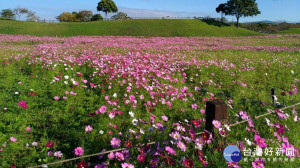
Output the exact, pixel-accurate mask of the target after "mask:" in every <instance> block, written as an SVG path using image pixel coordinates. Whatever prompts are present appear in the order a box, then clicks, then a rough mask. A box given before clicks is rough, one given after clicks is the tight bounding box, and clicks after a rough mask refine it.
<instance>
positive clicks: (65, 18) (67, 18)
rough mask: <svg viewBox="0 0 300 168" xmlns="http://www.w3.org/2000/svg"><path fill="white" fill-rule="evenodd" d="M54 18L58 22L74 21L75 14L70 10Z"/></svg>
mask: <svg viewBox="0 0 300 168" xmlns="http://www.w3.org/2000/svg"><path fill="white" fill-rule="evenodd" d="M56 19H57V20H59V21H60V22H75V21H76V15H75V14H72V13H70V12H63V13H62V14H60V15H59V16H57V17H56Z"/></svg>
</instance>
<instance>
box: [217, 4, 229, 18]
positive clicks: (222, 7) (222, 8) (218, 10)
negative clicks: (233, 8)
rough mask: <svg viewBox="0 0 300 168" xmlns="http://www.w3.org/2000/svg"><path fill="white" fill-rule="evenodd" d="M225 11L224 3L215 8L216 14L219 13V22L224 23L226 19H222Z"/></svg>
mask: <svg viewBox="0 0 300 168" xmlns="http://www.w3.org/2000/svg"><path fill="white" fill-rule="evenodd" d="M226 10H227V8H226V4H225V3H222V4H220V5H219V6H218V7H217V8H216V11H217V13H220V12H221V20H222V22H224V21H225V20H226V18H225V17H224V13H226Z"/></svg>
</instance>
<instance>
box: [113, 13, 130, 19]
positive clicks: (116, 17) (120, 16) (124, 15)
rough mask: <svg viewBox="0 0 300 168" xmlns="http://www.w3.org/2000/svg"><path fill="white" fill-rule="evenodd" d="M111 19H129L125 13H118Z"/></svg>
mask: <svg viewBox="0 0 300 168" xmlns="http://www.w3.org/2000/svg"><path fill="white" fill-rule="evenodd" d="M111 19H113V20H127V19H131V18H130V17H128V16H127V14H126V13H124V12H119V13H118V14H116V15H114V16H112V17H111Z"/></svg>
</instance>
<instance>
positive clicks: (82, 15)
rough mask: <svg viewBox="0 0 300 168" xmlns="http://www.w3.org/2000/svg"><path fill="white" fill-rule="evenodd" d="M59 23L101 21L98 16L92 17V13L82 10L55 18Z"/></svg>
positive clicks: (65, 13) (100, 17) (64, 13)
mask: <svg viewBox="0 0 300 168" xmlns="http://www.w3.org/2000/svg"><path fill="white" fill-rule="evenodd" d="M56 19H57V20H59V21H60V22H88V21H97V20H103V18H102V16H101V15H100V14H95V15H93V12H92V11H90V10H82V11H79V12H72V13H70V12H63V13H62V14H60V15H59V16H57V17H56Z"/></svg>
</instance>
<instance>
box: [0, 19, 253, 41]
mask: <svg viewBox="0 0 300 168" xmlns="http://www.w3.org/2000/svg"><path fill="white" fill-rule="evenodd" d="M0 33H1V34H26V35H35V36H77V35H105V36H110V35H112V36H217V37H226V36H250V35H259V33H257V32H253V31H250V30H246V29H243V28H238V29H237V28H235V27H234V26H230V25H225V24H221V23H218V22H207V23H205V22H203V21H200V20H196V19H193V20H170V19H165V20H163V19H156V20H124V21H99V22H75V23H35V22H20V21H9V20H0Z"/></svg>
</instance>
